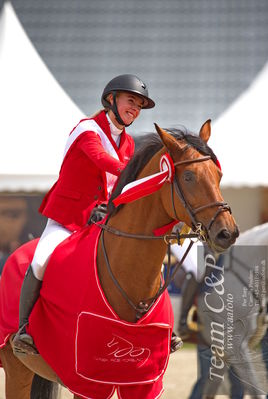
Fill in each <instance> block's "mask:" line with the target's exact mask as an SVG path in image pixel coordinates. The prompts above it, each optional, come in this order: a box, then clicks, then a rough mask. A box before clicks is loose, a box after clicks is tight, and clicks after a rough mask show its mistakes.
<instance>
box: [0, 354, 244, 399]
mask: <svg viewBox="0 0 268 399" xmlns="http://www.w3.org/2000/svg"><path fill="white" fill-rule="evenodd" d="M196 377H197V359H196V350H195V349H189V348H183V349H181V350H180V351H178V352H176V353H174V354H172V355H171V356H170V360H169V364H168V368H167V371H166V373H165V376H164V387H165V391H164V393H163V395H162V396H161V399H187V398H188V397H189V393H190V392H191V389H192V387H193V385H194V383H195V381H196ZM72 398H73V396H72V394H71V393H70V392H69V391H68V390H67V389H65V388H61V396H60V399H72ZM217 398H218V399H228V398H229V396H223V395H220V396H219V395H217ZM249 398H250V397H249V396H245V398H244V399H249ZM0 399H5V393H4V372H3V369H1V368H0ZM12 399H15V398H12ZM112 399H117V395H116V394H114V396H113V397H112ZM140 399H142V398H140Z"/></svg>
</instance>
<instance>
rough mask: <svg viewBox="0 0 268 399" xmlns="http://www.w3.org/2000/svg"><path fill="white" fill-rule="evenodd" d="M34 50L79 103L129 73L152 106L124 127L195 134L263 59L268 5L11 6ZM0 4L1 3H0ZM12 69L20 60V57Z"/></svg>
mask: <svg viewBox="0 0 268 399" xmlns="http://www.w3.org/2000/svg"><path fill="white" fill-rule="evenodd" d="M11 3H12V5H13V6H14V8H15V10H16V12H17V15H18V17H19V19H20V21H21V23H22V24H23V26H24V28H25V30H26V32H27V33H28V35H29V37H30V39H31V40H32V42H33V44H34V46H35V47H36V49H37V51H38V52H39V54H40V55H41V57H42V58H43V60H44V61H45V63H46V64H47V66H48V67H49V69H50V70H51V72H52V73H53V75H54V76H55V77H56V79H57V80H58V81H59V83H60V84H61V85H62V86H63V88H64V89H65V90H66V91H67V92H68V94H69V95H70V96H71V97H72V99H73V100H74V101H75V102H76V103H77V104H78V106H79V107H80V108H81V109H82V110H83V111H84V112H85V113H86V114H91V113H92V112H94V111H95V110H96V109H98V108H99V107H100V95H101V92H102V89H103V87H104V85H105V84H106V83H107V81H108V80H110V79H111V78H112V77H114V76H115V75H118V74H121V73H134V74H137V75H138V76H140V77H141V78H142V79H143V80H144V81H145V82H146V83H147V84H148V86H149V88H150V94H151V96H152V98H154V99H155V101H156V104H157V106H156V108H155V109H154V110H148V111H144V112H143V115H142V116H141V117H140V119H139V120H138V121H136V122H135V124H134V125H133V127H130V128H129V129H128V130H129V131H130V132H132V133H141V132H146V131H151V130H153V122H157V123H159V124H160V125H162V126H164V127H167V126H177V125H179V124H183V125H185V126H187V127H188V128H190V129H191V130H194V131H196V130H198V129H199V127H200V126H201V124H202V123H203V122H204V121H205V120H206V119H208V118H211V119H212V120H215V119H216V118H217V117H218V116H219V115H220V113H221V112H222V111H223V110H224V109H225V108H226V107H227V106H228V105H229V104H230V103H231V102H232V101H233V100H235V98H236V97H237V96H238V95H239V94H240V93H241V92H243V91H244V90H245V89H246V88H247V87H248V85H249V84H250V82H251V81H252V79H253V78H254V77H255V75H256V74H257V73H258V72H259V70H260V69H261V68H262V66H263V65H264V63H265V62H266V61H267V59H268V1H267V0H258V1H252V0H220V1H216V0H165V1H163V0H46V1H43V0H11ZM1 4H3V0H0V6H1ZM18 62H19V60H18Z"/></svg>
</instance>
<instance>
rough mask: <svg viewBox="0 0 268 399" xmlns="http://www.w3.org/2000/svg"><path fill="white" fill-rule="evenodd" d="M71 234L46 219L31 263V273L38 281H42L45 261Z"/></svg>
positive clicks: (64, 228) (59, 225)
mask: <svg viewBox="0 0 268 399" xmlns="http://www.w3.org/2000/svg"><path fill="white" fill-rule="evenodd" d="M71 234H72V231H70V230H68V229H66V227H63V226H62V225H61V224H59V223H57V222H55V220H52V219H48V221H47V225H46V227H45V230H44V231H43V233H42V235H41V237H40V240H39V242H38V244H37V247H36V249H35V253H34V257H33V260H32V263H31V265H32V269H33V273H34V275H35V277H36V278H38V280H43V277H44V273H45V270H46V266H47V261H48V259H49V257H50V255H51V254H52V252H53V251H54V249H55V248H56V246H57V245H59V244H60V243H61V242H62V241H64V240H65V238H67V237H69V236H70V235H71Z"/></svg>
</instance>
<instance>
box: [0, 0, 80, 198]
mask: <svg viewBox="0 0 268 399" xmlns="http://www.w3.org/2000/svg"><path fill="white" fill-rule="evenodd" d="M0 115H1V116H0V191H5V190H7V191H18V190H23V191H31V190H38V191H46V190H47V189H48V188H49V187H50V186H51V185H52V183H53V182H54V181H55V179H56V177H57V174H58V171H59V168H60V164H61V161H62V156H63V150H64V146H65V142H66V139H67V137H68V134H69V132H70V131H71V129H72V128H73V127H74V126H75V125H76V124H77V123H78V122H79V120H80V119H82V118H83V117H84V115H83V113H82V112H81V110H80V109H79V108H78V107H77V106H76V105H75V104H74V103H73V101H72V100H71V99H70V98H69V97H68V95H67V94H66V93H65V92H64V90H63V89H62V88H61V86H60V85H59V84H58V83H57V81H56V80H55V79H54V77H53V76H52V74H51V73H50V72H49V70H48V68H47V67H46V66H45V64H44V63H43V61H42V59H41V58H40V56H39V55H38V53H37V52H36V50H35V48H34V47H33V45H32V43H31V42H30V40H29V38H28V37H27V35H26V33H25V31H24V29H23V27H22V25H21V24H20V22H19V20H18V18H17V16H16V14H15V12H14V9H13V7H12V5H11V4H10V3H9V2H6V3H5V4H4V6H3V10H2V13H1V16H0Z"/></svg>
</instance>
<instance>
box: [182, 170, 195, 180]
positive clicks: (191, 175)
mask: <svg viewBox="0 0 268 399" xmlns="http://www.w3.org/2000/svg"><path fill="white" fill-rule="evenodd" d="M182 178H183V180H184V181H186V182H188V183H189V182H193V181H194V180H195V175H194V173H193V172H192V171H190V170H186V171H185V172H184V173H183V175H182Z"/></svg>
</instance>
